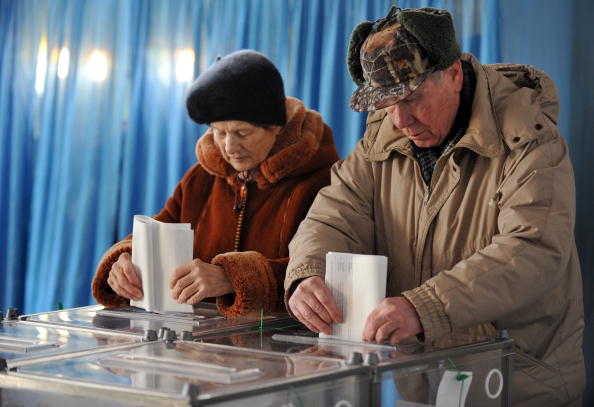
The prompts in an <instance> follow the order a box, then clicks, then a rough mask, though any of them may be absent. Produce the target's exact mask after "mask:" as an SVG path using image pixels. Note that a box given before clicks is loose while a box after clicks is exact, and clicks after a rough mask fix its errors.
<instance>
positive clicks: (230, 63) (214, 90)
mask: <svg viewBox="0 0 594 407" xmlns="http://www.w3.org/2000/svg"><path fill="white" fill-rule="evenodd" d="M186 107H187V109H188V114H189V115H190V117H191V118H192V120H194V121H195V122H196V123H200V124H202V123H212V122H217V121H223V120H241V121H246V122H250V123H255V124H264V125H279V126H284V125H285V122H286V112H285V91H284V88H283V79H282V78H281V75H280V73H279V72H278V70H277V69H276V67H275V66H274V64H273V63H272V62H271V61H270V60H269V59H268V58H266V56H264V55H263V54H261V53H259V52H256V51H252V50H242V51H237V52H233V53H231V54H229V55H227V56H225V57H223V58H220V59H219V60H217V62H215V63H214V64H213V65H212V66H211V67H210V68H208V69H207V70H206V71H205V72H204V73H202V75H200V76H199V77H198V79H196V80H195V81H194V83H193V84H192V86H191V87H190V90H189V92H188V97H187V99H186Z"/></svg>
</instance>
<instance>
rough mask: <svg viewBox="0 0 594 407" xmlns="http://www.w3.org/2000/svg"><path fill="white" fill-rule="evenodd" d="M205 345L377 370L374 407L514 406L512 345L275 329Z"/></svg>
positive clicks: (482, 340)
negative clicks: (391, 340) (376, 339)
mask: <svg viewBox="0 0 594 407" xmlns="http://www.w3.org/2000/svg"><path fill="white" fill-rule="evenodd" d="M201 341H202V342H207V343H223V344H226V345H228V346H235V347H240V348H247V349H253V350H265V351H274V352H279V353H284V354H293V355H309V356H311V357H323V358H330V359H337V360H342V361H344V362H346V363H348V364H350V365H355V364H359V365H363V366H366V367H368V368H369V369H371V370H372V373H371V376H372V378H373V379H372V380H371V381H370V383H369V385H370V394H371V397H372V401H371V405H376V406H397V407H424V406H436V405H438V406H447V405H455V406H511V378H512V376H513V372H512V354H513V341H512V340H510V339H495V338H486V337H474V336H468V335H462V334H456V335H451V336H447V337H443V338H439V339H438V340H435V341H432V342H425V343H421V342H418V341H414V342H410V343H404V344H399V345H397V346H388V345H378V344H369V343H363V342H351V341H342V340H336V339H322V338H318V337H317V336H315V334H313V333H311V332H309V331H305V330H302V329H288V330H277V329H274V328H271V329H268V330H253V331H251V332H237V333H231V334H228V335H220V336H212V337H209V338H204V339H201Z"/></svg>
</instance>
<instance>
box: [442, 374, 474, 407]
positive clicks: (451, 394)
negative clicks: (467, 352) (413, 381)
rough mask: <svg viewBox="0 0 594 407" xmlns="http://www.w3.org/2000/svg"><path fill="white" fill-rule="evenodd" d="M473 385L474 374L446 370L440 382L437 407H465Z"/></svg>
mask: <svg viewBox="0 0 594 407" xmlns="http://www.w3.org/2000/svg"><path fill="white" fill-rule="evenodd" d="M471 383H472V372H456V371H453V370H446V371H445V372H444V374H443V377H442V378H441V382H439V388H438V389H437V397H436V399H435V407H451V406H464V405H465V404H466V396H468V390H469V389H470V384H471Z"/></svg>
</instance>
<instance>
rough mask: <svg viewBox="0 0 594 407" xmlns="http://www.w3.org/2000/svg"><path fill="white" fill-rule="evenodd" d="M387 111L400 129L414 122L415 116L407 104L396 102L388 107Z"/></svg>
mask: <svg viewBox="0 0 594 407" xmlns="http://www.w3.org/2000/svg"><path fill="white" fill-rule="evenodd" d="M386 111H387V112H388V115H389V116H390V119H391V120H392V123H393V124H394V126H396V127H397V128H399V129H405V128H407V127H410V126H411V125H412V124H413V123H414V118H413V116H412V114H411V113H410V110H409V109H408V107H407V106H405V104H401V103H396V104H394V105H392V106H388V107H386Z"/></svg>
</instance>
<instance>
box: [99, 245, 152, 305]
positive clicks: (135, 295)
mask: <svg viewBox="0 0 594 407" xmlns="http://www.w3.org/2000/svg"><path fill="white" fill-rule="evenodd" d="M107 284H109V286H110V287H111V289H112V290H113V291H114V292H115V293H116V294H117V295H119V296H120V297H124V298H128V299H131V300H134V301H140V300H141V299H142V297H143V296H144V294H143V292H142V281H140V278H139V277H138V275H137V274H136V270H134V265H133V264H132V257H131V256H130V253H122V254H120V257H118V261H116V262H115V263H113V265H112V266H111V270H109V277H108V278H107Z"/></svg>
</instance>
